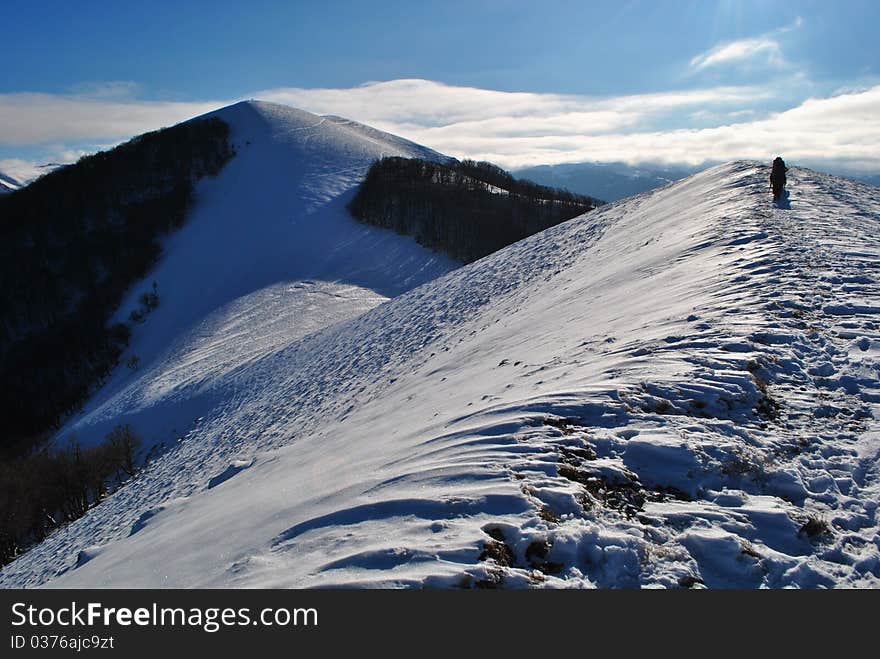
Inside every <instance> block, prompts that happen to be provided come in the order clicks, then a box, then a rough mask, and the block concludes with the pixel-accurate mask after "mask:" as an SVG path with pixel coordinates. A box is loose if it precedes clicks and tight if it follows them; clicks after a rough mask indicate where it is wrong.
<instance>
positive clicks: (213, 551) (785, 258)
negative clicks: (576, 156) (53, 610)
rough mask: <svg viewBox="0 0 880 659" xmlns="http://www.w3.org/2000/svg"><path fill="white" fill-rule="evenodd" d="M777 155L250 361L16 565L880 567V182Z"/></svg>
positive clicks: (357, 576) (158, 578)
mask: <svg viewBox="0 0 880 659" xmlns="http://www.w3.org/2000/svg"><path fill="white" fill-rule="evenodd" d="M767 173H768V172H767V168H766V167H763V166H760V165H757V164H754V163H732V164H728V165H724V166H720V167H716V168H713V169H711V170H708V171H705V172H702V173H700V174H697V175H695V176H693V177H691V178H689V179H686V180H684V181H682V182H678V183H675V184H672V185H670V186H668V187H666V188H663V189H661V190H659V191H655V192H651V193H646V194H643V195H640V196H637V197H634V198H630V199H628V200H625V201H622V202H619V203H617V204H613V205H610V206H607V207H603V208H601V209H599V210H597V211H594V212H591V213H589V214H588V215H586V216H583V217H582V218H577V219H574V220H571V221H569V222H566V223H564V224H562V225H559V226H557V227H554V228H552V229H550V230H548V231H545V232H543V233H541V234H538V235H535V236H532V237H531V238H528V239H526V240H524V241H521V242H520V243H517V244H515V245H512V246H510V247H508V248H506V249H504V250H502V251H500V252H497V253H495V254H493V255H490V256H489V257H486V258H484V259H482V260H480V261H477V262H475V263H473V264H471V265H469V266H467V267H464V268H461V269H459V270H455V271H453V272H450V273H449V274H447V275H445V276H443V277H441V278H439V279H436V280H434V281H430V282H428V283H426V284H424V285H422V286H420V287H418V288H416V289H415V290H412V291H411V292H409V293H405V294H403V295H400V296H399V297H396V298H394V299H392V300H390V301H388V302H386V303H384V304H381V305H379V306H377V307H375V308H373V309H372V310H370V311H367V312H366V313H364V314H362V315H360V316H357V317H355V318H353V319H350V320H347V321H343V322H341V323H338V324H335V325H332V326H331V327H328V328H326V329H324V330H322V331H318V332H316V333H312V334H309V335H308V336H305V337H303V338H301V339H299V340H297V341H296V342H293V343H291V344H289V345H287V347H284V348H282V349H279V350H277V351H273V352H270V353H267V354H265V355H263V356H261V357H259V358H257V359H254V360H250V361H248V362H247V363H244V364H241V365H239V366H238V367H236V368H234V369H233V370H232V371H231V372H230V374H229V375H228V376H227V377H228V378H229V380H228V386H227V387H226V388H225V389H224V392H225V393H224V396H223V397H221V398H219V399H217V400H216V401H214V402H213V404H212V405H211V406H209V410H208V411H207V412H206V413H205V415H204V418H203V419H202V420H201V422H200V423H199V424H198V426H197V427H196V428H194V429H193V430H192V431H191V432H189V433H188V434H187V436H186V437H185V439H184V440H183V441H181V442H180V443H179V444H178V445H177V446H176V447H175V448H174V449H173V450H171V451H169V452H167V453H165V454H164V455H162V456H161V457H160V458H159V459H158V460H157V461H156V462H154V463H153V464H152V465H151V466H150V468H149V469H148V470H146V471H145V472H143V473H142V474H140V475H139V477H138V478H137V479H135V480H134V481H133V482H131V483H130V484H129V485H127V486H126V487H125V488H123V489H122V490H120V491H118V492H117V493H116V494H115V495H113V496H112V497H110V498H109V499H108V500H106V501H105V502H103V503H102V504H101V505H99V506H97V507H96V508H94V509H93V510H92V511H91V512H90V513H89V514H88V515H87V516H85V517H83V518H81V519H80V520H78V521H76V522H74V523H72V524H70V525H69V526H68V527H66V528H64V529H61V530H59V531H58V532H56V533H55V534H54V535H52V536H51V537H50V538H49V539H47V540H46V541H45V542H44V543H42V544H41V545H39V546H38V547H36V548H34V549H33V550H31V551H30V552H28V553H27V554H26V555H24V556H23V557H21V558H19V559H18V560H16V561H15V562H14V563H12V564H10V565H8V566H6V567H5V568H4V569H3V570H2V572H0V579H2V583H4V584H5V585H29V586H34V585H40V584H47V585H51V586H59V587H77V586H86V587H98V586H163V587H164V586H185V587H195V586H208V587H210V586H281V587H287V586H295V587H308V586H338V585H347V586H434V587H445V586H474V585H489V586H511V587H518V586H554V587H567V586H584V587H590V586H599V587H610V586H625V587H633V586H643V587H653V586H666V587H678V586H694V585H701V584H702V585H706V586H710V587H729V586H736V587H758V586H769V587H782V586H802V587H814V586H874V587H876V586H878V585H880V520H878V515H877V504H878V501H880V485H878V477H880V472H878V452H880V433H878V427H877V422H876V417H877V416H878V411H880V410H878V402H880V390H878V389H880V387H878V375H880V373H878V370H880V365H878V356H880V332H878V329H877V314H878V313H880V303H878V299H877V277H878V274H880V273H878V271H877V266H878V250H880V238H878V237H877V236H878V235H880V231H878V222H880V191H878V190H877V189H876V188H873V187H871V186H867V185H861V184H857V183H853V182H850V181H845V180H843V179H837V178H834V177H830V176H825V175H822V174H818V173H816V172H811V171H808V170H800V169H797V168H793V169H792V171H791V172H790V174H791V179H792V182H791V199H790V208H775V207H773V206H771V204H770V202H769V194H768V192H767V190H766V177H767ZM78 557H79V561H78V560H77V558H78Z"/></svg>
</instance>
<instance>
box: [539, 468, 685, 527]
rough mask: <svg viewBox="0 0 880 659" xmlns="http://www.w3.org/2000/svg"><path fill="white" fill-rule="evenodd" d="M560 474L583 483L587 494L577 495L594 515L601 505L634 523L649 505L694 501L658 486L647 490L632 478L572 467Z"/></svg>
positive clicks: (669, 487) (677, 490) (559, 472)
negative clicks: (611, 475) (673, 500)
mask: <svg viewBox="0 0 880 659" xmlns="http://www.w3.org/2000/svg"><path fill="white" fill-rule="evenodd" d="M556 471H557V473H558V474H559V475H560V476H562V477H563V478H567V479H568V480H570V481H573V482H575V483H580V484H581V485H582V486H583V488H584V491H583V492H580V493H578V494H577V495H576V497H575V498H576V499H577V501H578V503H579V504H580V505H581V507H582V508H583V509H584V510H586V511H590V510H593V509H595V508H596V506H597V505H601V506H603V507H605V508H610V509H612V510H616V511H618V512H621V513H623V514H624V515H626V517H627V518H629V519H632V518H633V517H636V516H637V515H638V513H639V512H640V511H641V510H642V509H643V508H644V505H645V503H646V502H648V501H655V502H663V501H669V500H671V499H675V500H677V501H692V498H691V497H690V495H688V494H687V492H683V491H682V490H680V489H678V488H676V487H671V486H663V485H661V486H656V487H645V486H643V485H642V484H641V483H639V481H638V480H637V479H636V477H635V476H633V477H632V478H609V477H607V476H605V475H604V474H596V473H592V472H590V471H585V470H581V469H577V468H576V467H574V466H572V465H570V464H560V465H559V466H558V467H557V470H556Z"/></svg>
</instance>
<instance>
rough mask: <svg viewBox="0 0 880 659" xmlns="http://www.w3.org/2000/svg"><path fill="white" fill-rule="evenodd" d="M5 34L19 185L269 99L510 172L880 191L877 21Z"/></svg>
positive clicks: (142, 6)
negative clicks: (870, 175)
mask: <svg viewBox="0 0 880 659" xmlns="http://www.w3.org/2000/svg"><path fill="white" fill-rule="evenodd" d="M0 15H2V16H3V19H4V20H3V25H2V27H0V30H2V38H0V55H2V58H3V63H4V75H3V76H2V78H0V169H2V168H3V164H4V163H5V165H6V168H7V169H10V163H11V162H12V161H13V160H16V161H19V162H20V163H27V162H31V161H39V160H45V159H60V160H65V159H70V158H72V157H75V156H76V155H77V154H79V153H81V152H85V151H89V150H93V149H95V148H99V147H102V146H107V145H110V144H114V143H116V142H118V141H120V140H122V139H125V138H127V137H130V136H131V135H134V134H137V133H138V132H143V131H144V130H149V129H152V128H157V127H159V126H162V125H168V124H170V123H174V122H176V121H179V120H181V119H184V118H187V117H189V116H193V115H195V114H199V113H201V112H204V111H207V110H209V109H211V108H212V107H217V106H218V105H221V104H225V103H229V102H234V101H235V100H238V99H241V98H252V97H259V98H266V99H268V100H276V101H280V102H288V103H293V104H296V105H299V106H300V107H303V108H305V109H308V110H312V111H316V112H333V113H334V114H341V115H344V116H349V117H351V118H354V119H358V120H361V121H365V122H367V123H371V124H373V125H376V126H377V127H380V128H384V129H387V130H392V131H393V132H397V133H399V134H403V135H404V136H407V137H410V138H412V139H416V140H417V141H421V142H423V143H426V144H428V145H429V146H432V147H435V148H438V149H440V150H443V151H446V152H448V153H451V154H453V155H459V156H471V157H486V158H489V159H493V160H495V161H497V162H499V163H500V164H503V165H506V166H519V165H526V164H538V163H539V162H566V161H568V162H573V161H577V160H607V159H620V160H627V161H631V162H637V161H652V162H653V161H664V162H680V161H685V160H689V161H693V162H696V161H699V160H701V159H706V158H707V157H709V156H710V155H711V154H712V152H711V147H713V146H714V147H716V150H720V151H721V153H719V154H718V156H719V158H718V159H727V158H729V157H758V156H759V155H764V154H763V152H762V151H760V149H761V148H764V149H765V150H768V151H776V150H779V151H782V150H783V149H785V150H786V152H789V153H792V154H795V157H800V158H802V159H804V160H805V161H809V162H811V163H816V164H821V163H822V162H826V161H827V163H828V164H829V165H830V166H832V167H837V168H844V169H846V168H849V169H862V170H872V171H874V170H880V160H878V158H880V156H877V155H872V152H873V153H874V154H876V153H878V152H880V149H878V148H877V146H878V145H880V135H878V130H880V128H878V127H877V126H871V125H870V124H872V123H874V124H876V123H880V122H876V121H873V122H872V121H870V120H868V121H866V119H870V117H872V116H880V113H878V114H876V115H872V112H873V111H874V110H875V109H876V110H878V111H880V107H877V105H875V104H876V103H877V98H876V97H877V96H878V95H880V87H878V85H880V48H878V47H877V46H876V45H874V44H875V34H874V32H875V31H876V26H877V25H878V24H880V3H877V2H876V1H874V0H870V1H856V0H850V1H846V0H843V1H840V2H834V3H830V2H795V1H789V2H779V1H778V0H720V1H718V2H708V1H704V0H652V1H639V0H635V1H627V0H617V1H615V2H586V1H582V2H552V1H548V2H543V3H536V2H534V1H532V2H521V1H518V0H508V1H500V0H499V1H496V2H481V1H480V0H470V1H469V2H458V1H455V0H447V1H446V2H442V3H441V2H436V3H434V2H430V3H428V2H426V3H417V2H411V1H409V2H375V3H371V2H335V1H333V0H326V1H324V2H250V3H243V2H240V1H239V2H234V3H233V2H226V1H224V0H213V1H212V2H163V1H155V2H152V3H129V2H97V1H93V2H90V1H88V0H82V1H81V2H75V3H72V2H69V1H68V2H26V3H12V2H4V5H3V8H2V10H0ZM370 83H379V84H370ZM816 103H819V106H818V107H817V106H816ZM823 103H824V105H823ZM866 124H869V125H866ZM829 125H830V126H831V127H839V128H840V130H839V131H833V132H836V133H839V135H830V134H829V133H831V132H832V131H831V130H829V128H828V127H829ZM789 127H791V131H788V128H789ZM817 127H818V128H819V129H820V130H817ZM780 132H783V133H787V132H790V133H791V134H790V135H787V137H786V138H785V139H780V140H779V144H778V145H777V144H773V145H764V144H762V141H766V140H768V139H769V140H773V139H775V137H774V136H775V135H777V134H779V133H780ZM817 134H818V137H817ZM719 145H720V149H719ZM615 156H619V157H615ZM22 166H23V165H22Z"/></svg>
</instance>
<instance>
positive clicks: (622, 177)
mask: <svg viewBox="0 0 880 659" xmlns="http://www.w3.org/2000/svg"><path fill="white" fill-rule="evenodd" d="M700 169H701V168H699V167H692V168H687V167H683V166H676V167H665V166H663V165H657V166H649V167H633V166H631V165H627V164H626V163H622V162H605V163H598V162H582V163H569V164H563V165H539V166H537V167H527V168H524V169H517V170H514V171H513V174H514V175H515V176H517V177H519V178H524V179H528V180H530V181H534V182H535V183H540V184H541V185H548V186H551V187H555V188H565V189H566V190H571V191H572V192H577V193H579V194H587V195H590V196H592V197H597V198H599V199H602V200H604V201H617V200H618V199H623V198H624V197H629V196H631V195H634V194H638V193H640V192H645V191H647V190H653V189H655V188H660V187H663V186H664V185H667V184H669V183H672V182H673V181H678V180H680V179H683V178H685V177H687V176H690V175H691V174H693V173H695V172H697V171H699V170H700Z"/></svg>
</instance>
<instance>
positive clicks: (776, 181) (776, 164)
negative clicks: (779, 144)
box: [770, 156, 788, 201]
mask: <svg viewBox="0 0 880 659" xmlns="http://www.w3.org/2000/svg"><path fill="white" fill-rule="evenodd" d="M787 171H788V167H786V166H785V161H784V160H783V159H782V158H780V157H778V156H777V157H776V159H775V160H774V161H773V169H771V170H770V186H771V187H772V188H773V201H779V200H780V199H781V198H782V190H783V189H784V188H785V172H787Z"/></svg>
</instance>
